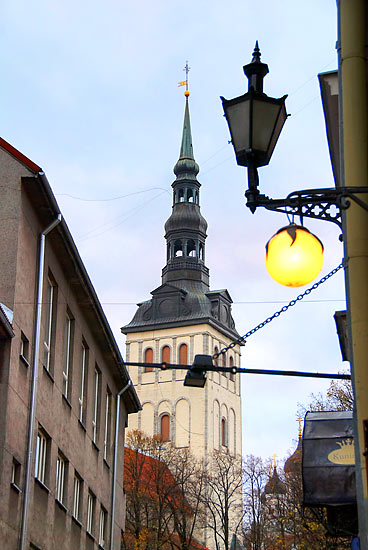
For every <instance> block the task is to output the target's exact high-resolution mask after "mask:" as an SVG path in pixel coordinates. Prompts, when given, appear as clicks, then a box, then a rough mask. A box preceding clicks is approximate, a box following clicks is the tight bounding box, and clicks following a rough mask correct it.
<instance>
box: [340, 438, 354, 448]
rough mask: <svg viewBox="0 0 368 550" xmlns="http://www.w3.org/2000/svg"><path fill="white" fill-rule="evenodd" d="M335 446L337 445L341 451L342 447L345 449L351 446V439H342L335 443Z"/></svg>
mask: <svg viewBox="0 0 368 550" xmlns="http://www.w3.org/2000/svg"><path fill="white" fill-rule="evenodd" d="M336 445H339V446H340V448H341V449H342V448H343V447H347V446H348V445H353V440H352V439H343V440H342V441H336Z"/></svg>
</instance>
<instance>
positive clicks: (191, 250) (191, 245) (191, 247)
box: [187, 239, 197, 257]
mask: <svg viewBox="0 0 368 550" xmlns="http://www.w3.org/2000/svg"><path fill="white" fill-rule="evenodd" d="M196 255H197V251H196V245H195V242H194V241H193V239H189V241H188V242H187V256H192V257H195V256H196Z"/></svg>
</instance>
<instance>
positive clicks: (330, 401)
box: [298, 380, 354, 416]
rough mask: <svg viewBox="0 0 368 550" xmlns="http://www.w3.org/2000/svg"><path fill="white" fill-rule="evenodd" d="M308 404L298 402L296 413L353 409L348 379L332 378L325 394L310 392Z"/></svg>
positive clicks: (300, 414)
mask: <svg viewBox="0 0 368 550" xmlns="http://www.w3.org/2000/svg"><path fill="white" fill-rule="evenodd" d="M310 398H311V402H310V403H309V404H308V405H304V404H301V403H298V414H299V416H304V415H305V413H306V412H307V411H308V410H310V411H349V410H352V409H353V402H354V395H353V388H352V385H351V381H350V380H332V381H331V383H330V385H329V387H328V389H327V392H326V395H323V394H322V393H318V394H317V395H315V394H313V393H312V394H311V396H310Z"/></svg>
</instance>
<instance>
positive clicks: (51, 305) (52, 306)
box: [43, 276, 57, 372]
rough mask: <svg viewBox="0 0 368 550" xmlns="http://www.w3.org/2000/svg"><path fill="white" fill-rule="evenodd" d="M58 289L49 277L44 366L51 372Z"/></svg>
mask: <svg viewBox="0 0 368 550" xmlns="http://www.w3.org/2000/svg"><path fill="white" fill-rule="evenodd" d="M56 289H57V285H56V284H55V282H54V281H53V280H52V279H51V277H50V276H49V277H47V289H46V302H45V305H46V306H47V307H46V308H45V310H46V318H45V331H44V339H43V349H44V355H43V366H44V367H45V369H46V370H47V371H48V372H50V371H51V355H52V347H53V343H54V332H55V327H54V325H55V319H56Z"/></svg>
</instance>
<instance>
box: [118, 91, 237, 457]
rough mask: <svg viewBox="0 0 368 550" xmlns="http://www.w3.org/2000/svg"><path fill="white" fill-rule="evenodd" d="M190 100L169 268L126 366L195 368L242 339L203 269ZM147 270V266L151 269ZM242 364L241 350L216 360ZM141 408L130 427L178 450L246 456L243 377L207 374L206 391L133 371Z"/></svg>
mask: <svg viewBox="0 0 368 550" xmlns="http://www.w3.org/2000/svg"><path fill="white" fill-rule="evenodd" d="M188 95H189V94H186V105H185V116H184V127H183V134H182V144H181V150H180V158H179V160H178V162H177V163H176V165H175V167H174V173H175V175H176V179H175V181H174V182H173V184H172V187H173V207H172V214H171V216H170V217H169V219H168V220H167V222H166V224H165V239H166V250H167V263H166V265H165V267H164V268H163V270H162V285H161V286H159V287H158V288H156V289H155V290H153V291H152V292H151V295H152V298H151V299H150V300H148V301H146V302H142V303H140V304H138V310H137V312H136V314H135V315H134V318H133V319H132V321H131V322H130V323H129V324H127V325H126V326H124V327H123V328H122V329H121V330H122V332H123V333H124V334H126V335H127V338H126V360H127V361H128V362H129V361H137V362H146V363H151V362H161V361H166V362H171V363H180V364H191V363H192V362H193V359H194V356H195V355H196V354H207V355H212V354H213V353H215V352H217V351H218V350H220V349H221V348H223V347H225V346H227V345H228V344H229V343H230V342H231V341H232V340H234V339H236V338H238V336H239V334H238V333H237V331H236V329H235V324H234V321H233V318H232V315H231V303H232V300H231V297H230V295H229V293H228V291H227V290H226V289H223V290H210V287H209V270H208V268H207V267H206V265H205V240H206V237H207V234H206V230H207V222H206V220H205V219H204V218H203V216H202V215H201V212H200V206H199V190H200V187H201V185H200V183H199V182H198V180H197V174H198V172H199V167H198V164H197V163H196V162H195V160H194V157H193V147H192V136H191V128H190V118H189V105H188ZM147 267H148V266H147ZM219 362H220V364H221V365H228V366H233V365H236V366H239V365H240V347H239V345H237V346H235V347H234V348H232V349H231V350H230V351H229V352H227V353H226V355H222V356H220V358H219ZM129 374H130V376H131V378H132V380H133V383H134V385H135V387H136V390H137V392H138V395H139V398H140V400H141V403H142V411H141V412H139V413H138V414H137V415H131V417H130V419H129V428H130V429H135V428H138V429H139V430H141V431H143V432H145V433H147V434H149V435H153V434H159V435H160V436H161V437H162V439H163V440H164V441H167V440H170V441H172V442H173V444H174V445H175V446H176V447H189V448H190V450H191V451H192V452H193V454H195V455H196V456H197V457H199V458H200V457H203V458H207V456H208V455H209V453H211V452H212V451H213V450H214V449H217V450H223V451H225V452H229V453H230V454H232V455H236V454H241V402H240V376H239V375H229V376H228V375H224V374H221V373H209V374H208V376H207V382H206V385H205V387H204V388H203V389H202V388H192V387H186V386H183V381H184V377H185V374H186V371H184V370H183V371H182V370H178V371H175V370H170V371H169V370H168V371H159V370H156V369H152V368H150V367H149V366H148V367H146V368H144V367H139V368H138V367H130V369H129Z"/></svg>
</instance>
